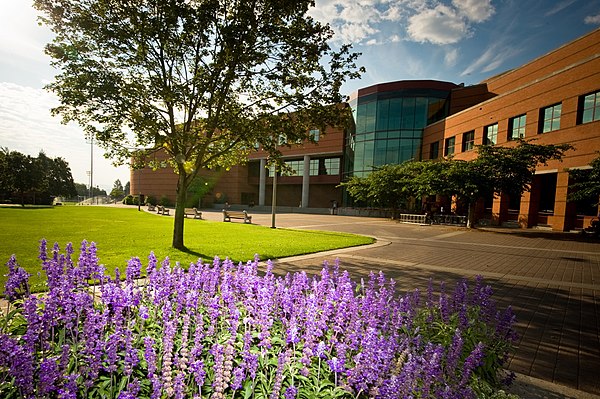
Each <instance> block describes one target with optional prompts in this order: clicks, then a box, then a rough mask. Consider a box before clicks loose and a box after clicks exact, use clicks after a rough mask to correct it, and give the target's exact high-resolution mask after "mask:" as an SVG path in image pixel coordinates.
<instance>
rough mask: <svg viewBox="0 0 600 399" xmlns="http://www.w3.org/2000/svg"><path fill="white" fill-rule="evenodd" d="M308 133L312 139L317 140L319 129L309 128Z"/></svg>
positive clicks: (319, 133)
mask: <svg viewBox="0 0 600 399" xmlns="http://www.w3.org/2000/svg"><path fill="white" fill-rule="evenodd" d="M308 134H309V135H310V137H312V138H313V140H315V141H319V136H320V135H321V131H320V130H319V129H311V130H310V131H309V132H308Z"/></svg>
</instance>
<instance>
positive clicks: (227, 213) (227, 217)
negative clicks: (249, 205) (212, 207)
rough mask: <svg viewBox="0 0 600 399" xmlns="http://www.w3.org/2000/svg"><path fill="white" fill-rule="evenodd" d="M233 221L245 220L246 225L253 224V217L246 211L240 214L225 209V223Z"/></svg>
mask: <svg viewBox="0 0 600 399" xmlns="http://www.w3.org/2000/svg"><path fill="white" fill-rule="evenodd" d="M231 219H244V223H252V216H250V215H248V212H246V211H242V212H238V211H228V210H226V209H223V221H224V222H231Z"/></svg>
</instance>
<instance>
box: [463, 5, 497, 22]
mask: <svg viewBox="0 0 600 399" xmlns="http://www.w3.org/2000/svg"><path fill="white" fill-rule="evenodd" d="M452 5H454V7H456V9H457V10H458V11H459V14H461V15H463V16H465V18H467V19H468V20H470V21H473V22H484V21H487V19H488V18H489V17H491V16H492V14H494V12H495V9H494V6H493V5H492V3H491V1H490V0H452Z"/></svg>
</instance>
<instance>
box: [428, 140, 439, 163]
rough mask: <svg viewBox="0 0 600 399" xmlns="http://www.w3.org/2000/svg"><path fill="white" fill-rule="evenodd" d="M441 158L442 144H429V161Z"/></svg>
mask: <svg viewBox="0 0 600 399" xmlns="http://www.w3.org/2000/svg"><path fill="white" fill-rule="evenodd" d="M439 156H440V142H439V141H436V142H435V143H431V144H429V159H437V158H438V157H439Z"/></svg>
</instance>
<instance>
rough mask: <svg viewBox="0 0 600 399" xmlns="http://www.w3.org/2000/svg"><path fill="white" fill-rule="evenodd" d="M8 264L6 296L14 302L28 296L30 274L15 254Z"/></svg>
mask: <svg viewBox="0 0 600 399" xmlns="http://www.w3.org/2000/svg"><path fill="white" fill-rule="evenodd" d="M6 266H8V274H5V276H6V277H8V279H7V280H6V284H5V286H4V296H5V297H6V299H8V300H9V301H11V302H12V301H14V300H16V299H20V298H23V297H25V296H28V295H29V276H30V274H29V273H27V272H26V271H25V269H23V268H22V267H20V266H19V264H18V263H17V259H16V257H15V255H12V256H11V257H10V259H9V260H8V262H7V263H6Z"/></svg>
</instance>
